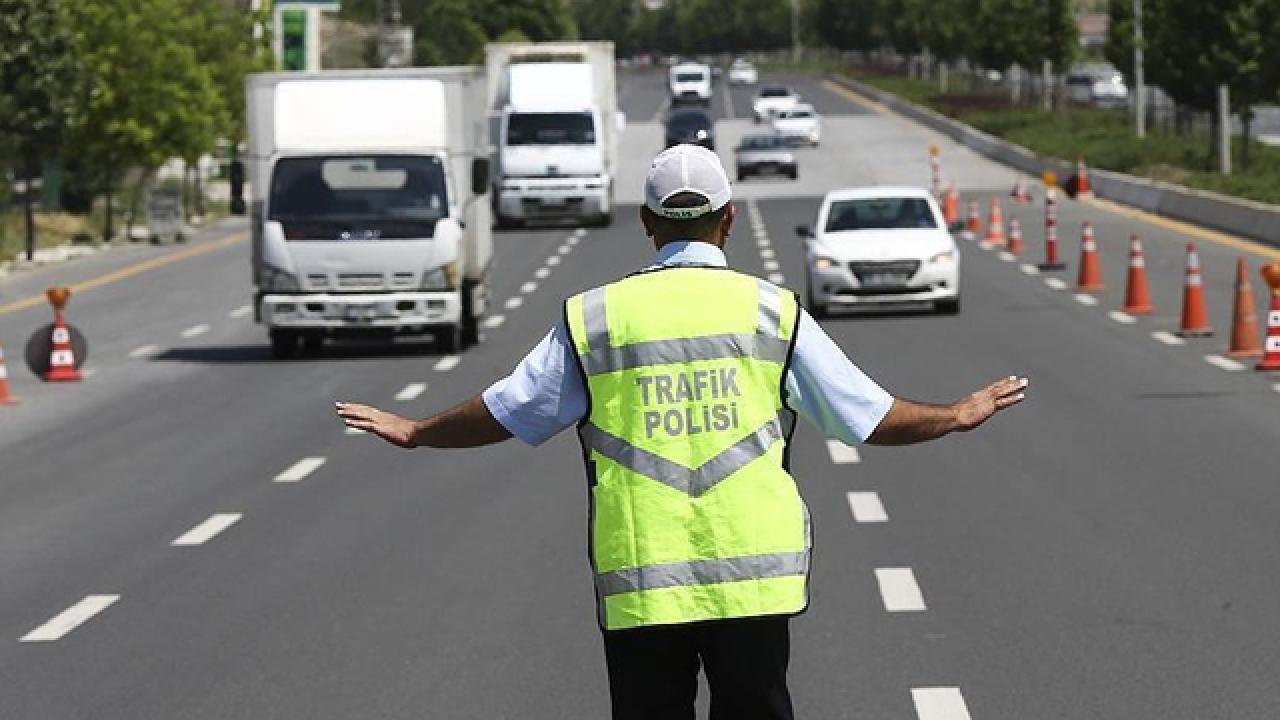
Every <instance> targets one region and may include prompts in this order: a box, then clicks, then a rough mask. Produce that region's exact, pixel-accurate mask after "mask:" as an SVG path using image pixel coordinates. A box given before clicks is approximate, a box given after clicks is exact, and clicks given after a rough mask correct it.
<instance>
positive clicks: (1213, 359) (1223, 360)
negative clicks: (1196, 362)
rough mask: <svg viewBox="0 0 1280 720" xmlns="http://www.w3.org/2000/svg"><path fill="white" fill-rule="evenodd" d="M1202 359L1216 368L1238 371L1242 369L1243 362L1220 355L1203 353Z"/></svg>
mask: <svg viewBox="0 0 1280 720" xmlns="http://www.w3.org/2000/svg"><path fill="white" fill-rule="evenodd" d="M1204 361H1205V362H1207V363H1209V364H1210V365H1212V366H1214V367H1216V368H1220V369H1222V370H1226V371H1227V372H1240V371H1242V370H1244V363H1242V362H1238V361H1236V360H1232V359H1231V358H1229V357H1223V356H1221V355H1205V356H1204Z"/></svg>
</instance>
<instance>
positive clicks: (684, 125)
mask: <svg viewBox="0 0 1280 720" xmlns="http://www.w3.org/2000/svg"><path fill="white" fill-rule="evenodd" d="M667 127H669V128H671V129H672V130H706V129H708V128H710V127H711V118H709V117H707V116H706V114H705V113H700V112H684V113H676V114H675V115H672V116H671V118H670V119H668V120H667Z"/></svg>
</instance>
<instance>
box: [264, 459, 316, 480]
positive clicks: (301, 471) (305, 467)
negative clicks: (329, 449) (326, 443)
mask: <svg viewBox="0 0 1280 720" xmlns="http://www.w3.org/2000/svg"><path fill="white" fill-rule="evenodd" d="M326 460H327V459H326V458H322V457H304V458H302V459H301V460H299V461H298V462H296V463H294V464H293V465H291V466H289V469H288V470H285V471H284V472H282V473H280V474H279V475H277V476H276V479H275V482H278V483H296V482H299V481H301V480H302V479H303V478H305V477H306V476H308V475H310V474H311V473H313V472H315V471H316V470H317V469H319V467H320V466H321V465H323V464H325V462H326Z"/></svg>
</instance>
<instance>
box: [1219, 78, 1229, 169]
mask: <svg viewBox="0 0 1280 720" xmlns="http://www.w3.org/2000/svg"><path fill="white" fill-rule="evenodd" d="M1218 171H1219V172H1221V173H1222V174H1223V175H1230V174H1231V90H1230V88H1228V87H1227V86H1226V85H1225V84H1223V85H1219V86H1218Z"/></svg>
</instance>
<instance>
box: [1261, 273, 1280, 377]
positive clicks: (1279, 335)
mask: <svg viewBox="0 0 1280 720" xmlns="http://www.w3.org/2000/svg"><path fill="white" fill-rule="evenodd" d="M1262 277H1263V279H1265V280H1266V281H1267V285H1269V286H1270V287H1271V309H1270V310H1269V311H1268V312H1267V344H1266V347H1265V348H1264V352H1265V353H1266V354H1264V355H1263V356H1262V362H1260V363H1258V369H1259V370H1261V371H1263V372H1272V371H1276V370H1280V262H1273V263H1271V264H1270V265H1265V266H1263V268H1262Z"/></svg>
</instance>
